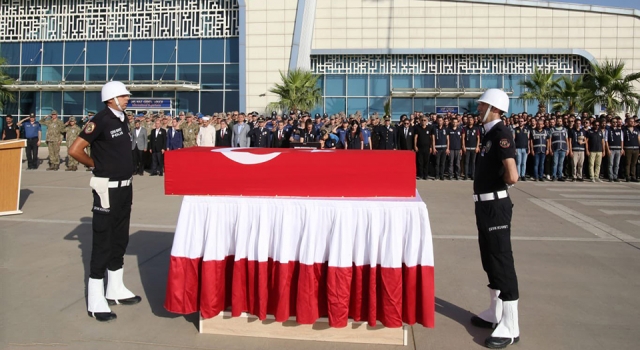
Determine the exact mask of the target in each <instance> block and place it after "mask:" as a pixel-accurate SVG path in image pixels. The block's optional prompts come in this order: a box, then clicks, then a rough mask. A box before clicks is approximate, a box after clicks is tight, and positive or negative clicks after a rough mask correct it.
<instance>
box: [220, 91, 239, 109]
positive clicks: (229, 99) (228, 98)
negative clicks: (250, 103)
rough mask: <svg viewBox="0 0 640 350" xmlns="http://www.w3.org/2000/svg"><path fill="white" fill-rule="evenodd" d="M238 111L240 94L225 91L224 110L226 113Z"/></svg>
mask: <svg viewBox="0 0 640 350" xmlns="http://www.w3.org/2000/svg"><path fill="white" fill-rule="evenodd" d="M238 109H240V92H239V91H227V92H225V93H224V110H225V111H227V112H230V111H237V110H238Z"/></svg>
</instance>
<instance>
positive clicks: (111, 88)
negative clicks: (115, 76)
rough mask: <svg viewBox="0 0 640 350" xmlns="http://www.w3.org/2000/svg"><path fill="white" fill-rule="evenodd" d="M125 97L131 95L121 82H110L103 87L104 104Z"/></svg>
mask: <svg viewBox="0 0 640 350" xmlns="http://www.w3.org/2000/svg"><path fill="white" fill-rule="evenodd" d="M123 95H131V93H130V92H129V90H127V87H126V86H124V84H123V83H121V82H119V81H110V82H108V83H106V84H104V86H103V87H102V102H107V101H109V100H110V99H112V98H114V97H118V96H123Z"/></svg>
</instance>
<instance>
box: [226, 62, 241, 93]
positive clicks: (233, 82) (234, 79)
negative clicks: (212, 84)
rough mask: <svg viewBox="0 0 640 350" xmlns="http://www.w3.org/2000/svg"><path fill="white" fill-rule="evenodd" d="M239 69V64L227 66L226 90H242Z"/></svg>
mask: <svg viewBox="0 0 640 350" xmlns="http://www.w3.org/2000/svg"><path fill="white" fill-rule="evenodd" d="M238 71H239V68H238V65H237V64H227V65H226V72H225V75H226V80H225V83H224V84H225V89H233V90H236V89H239V88H240V83H239V81H240V77H239V72H238Z"/></svg>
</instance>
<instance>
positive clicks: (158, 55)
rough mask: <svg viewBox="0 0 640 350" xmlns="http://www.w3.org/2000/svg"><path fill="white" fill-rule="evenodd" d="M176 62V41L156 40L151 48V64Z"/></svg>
mask: <svg viewBox="0 0 640 350" xmlns="http://www.w3.org/2000/svg"><path fill="white" fill-rule="evenodd" d="M175 61H176V41H175V40H156V41H155V46H154V48H153V62H154V63H156V64H158V63H169V62H175Z"/></svg>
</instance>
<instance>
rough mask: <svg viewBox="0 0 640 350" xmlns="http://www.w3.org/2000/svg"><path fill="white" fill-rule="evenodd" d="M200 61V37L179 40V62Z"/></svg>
mask: <svg viewBox="0 0 640 350" xmlns="http://www.w3.org/2000/svg"><path fill="white" fill-rule="evenodd" d="M199 62H200V39H180V40H178V63H199Z"/></svg>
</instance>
